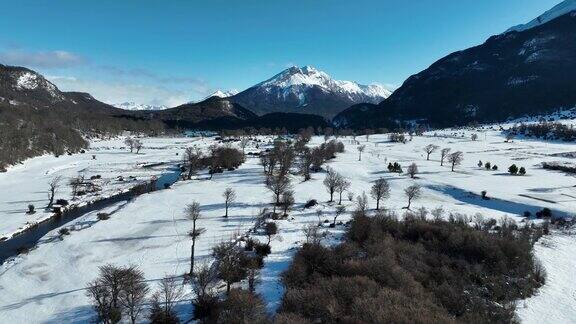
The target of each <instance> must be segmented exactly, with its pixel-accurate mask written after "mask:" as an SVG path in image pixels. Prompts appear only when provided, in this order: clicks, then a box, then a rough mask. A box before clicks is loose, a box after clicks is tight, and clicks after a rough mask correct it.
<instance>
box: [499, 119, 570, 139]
mask: <svg viewBox="0 0 576 324" xmlns="http://www.w3.org/2000/svg"><path fill="white" fill-rule="evenodd" d="M508 132H510V133H515V134H521V135H524V136H526V137H536V138H542V139H545V140H562V141H566V142H573V141H575V140H576V129H574V125H564V124H562V123H558V122H541V123H538V124H524V123H522V124H520V125H516V126H514V127H512V128H510V129H509V130H508Z"/></svg>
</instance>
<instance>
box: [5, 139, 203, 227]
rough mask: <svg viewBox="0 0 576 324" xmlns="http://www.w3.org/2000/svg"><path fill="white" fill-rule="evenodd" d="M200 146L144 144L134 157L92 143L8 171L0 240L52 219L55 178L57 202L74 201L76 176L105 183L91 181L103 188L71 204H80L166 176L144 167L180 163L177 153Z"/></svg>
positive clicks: (122, 148)
mask: <svg viewBox="0 0 576 324" xmlns="http://www.w3.org/2000/svg"><path fill="white" fill-rule="evenodd" d="M197 141H198V139H193V138H178V139H161V138H149V139H144V142H145V143H146V147H145V148H144V149H143V150H141V151H140V152H139V154H136V153H130V151H129V149H127V148H126V145H124V143H123V141H122V140H121V139H114V140H102V141H96V142H92V143H91V147H90V149H89V150H87V152H86V153H84V154H75V155H71V156H69V155H63V156H60V157H58V158H56V157H54V156H52V155H45V156H41V157H37V158H33V159H30V160H28V161H26V162H25V163H24V164H21V165H17V166H14V167H12V168H10V171H9V172H7V173H0V218H1V220H0V237H10V236H11V235H12V234H13V233H14V232H18V231H20V230H22V229H24V228H27V227H29V226H30V225H32V224H34V223H36V222H39V221H42V220H44V219H46V218H47V217H50V216H51V215H52V213H51V212H49V211H46V210H45V209H44V208H45V207H46V205H47V204H48V189H49V183H50V182H51V181H52V180H53V179H55V178H57V177H61V178H62V180H61V181H60V183H61V185H60V186H59V189H58V190H57V193H56V198H64V199H70V198H71V191H72V189H71V187H70V186H69V185H68V182H69V180H70V179H71V178H72V177H76V176H79V175H84V176H85V178H87V179H89V178H90V177H92V176H96V175H100V176H101V179H99V180H95V181H93V182H94V183H95V184H97V185H99V186H101V187H102V191H101V192H98V193H95V194H89V195H87V196H82V197H78V199H76V200H73V201H72V200H71V201H70V203H73V204H82V203H85V202H87V201H91V200H94V199H99V198H101V197H106V196H110V195H113V194H116V193H119V192H121V191H123V190H126V189H128V188H130V187H133V186H135V185H137V184H139V183H142V182H144V181H148V180H150V179H151V178H152V177H154V176H159V175H161V174H163V173H164V172H166V169H167V168H168V167H169V166H168V165H161V166H156V167H150V168H148V167H144V166H146V165H153V164H156V163H160V162H168V163H170V162H179V161H181V157H180V156H177V155H176V154H181V153H182V152H183V150H184V148H186V147H187V146H190V145H193V144H194V142H197ZM93 156H94V157H95V159H93ZM119 176H122V178H123V180H122V181H119V180H118V177H119ZM29 204H32V205H34V206H35V207H36V213H35V214H32V215H28V214H26V211H27V210H28V205H29Z"/></svg>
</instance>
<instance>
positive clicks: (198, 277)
mask: <svg viewBox="0 0 576 324" xmlns="http://www.w3.org/2000/svg"><path fill="white" fill-rule="evenodd" d="M216 279H217V273H216V271H214V268H212V267H211V266H210V265H209V264H208V263H202V264H200V266H198V267H197V268H196V270H194V276H192V290H193V291H194V294H195V295H196V296H197V297H200V296H205V295H207V294H210V293H211V292H212V290H213V289H214V288H215V286H216Z"/></svg>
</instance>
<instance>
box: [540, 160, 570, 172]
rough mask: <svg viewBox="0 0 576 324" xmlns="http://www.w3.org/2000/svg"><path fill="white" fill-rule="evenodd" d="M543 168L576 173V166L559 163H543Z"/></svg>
mask: <svg viewBox="0 0 576 324" xmlns="http://www.w3.org/2000/svg"><path fill="white" fill-rule="evenodd" d="M542 168H544V169H546V170H554V171H562V172H566V173H576V166H574V165H563V164H559V163H557V162H542Z"/></svg>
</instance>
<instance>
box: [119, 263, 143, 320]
mask: <svg viewBox="0 0 576 324" xmlns="http://www.w3.org/2000/svg"><path fill="white" fill-rule="evenodd" d="M124 272H125V273H124V282H123V289H122V291H121V292H120V296H119V303H120V305H121V306H122V308H123V309H124V311H125V312H126V314H127V315H128V317H130V321H131V322H132V324H135V323H136V321H137V319H138V317H139V316H140V314H141V313H142V311H143V310H144V304H145V302H146V297H147V296H148V292H149V291H150V288H149V287H148V285H147V284H146V282H145V281H144V272H142V270H140V269H138V268H137V267H136V266H130V267H128V268H126V269H124Z"/></svg>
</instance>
